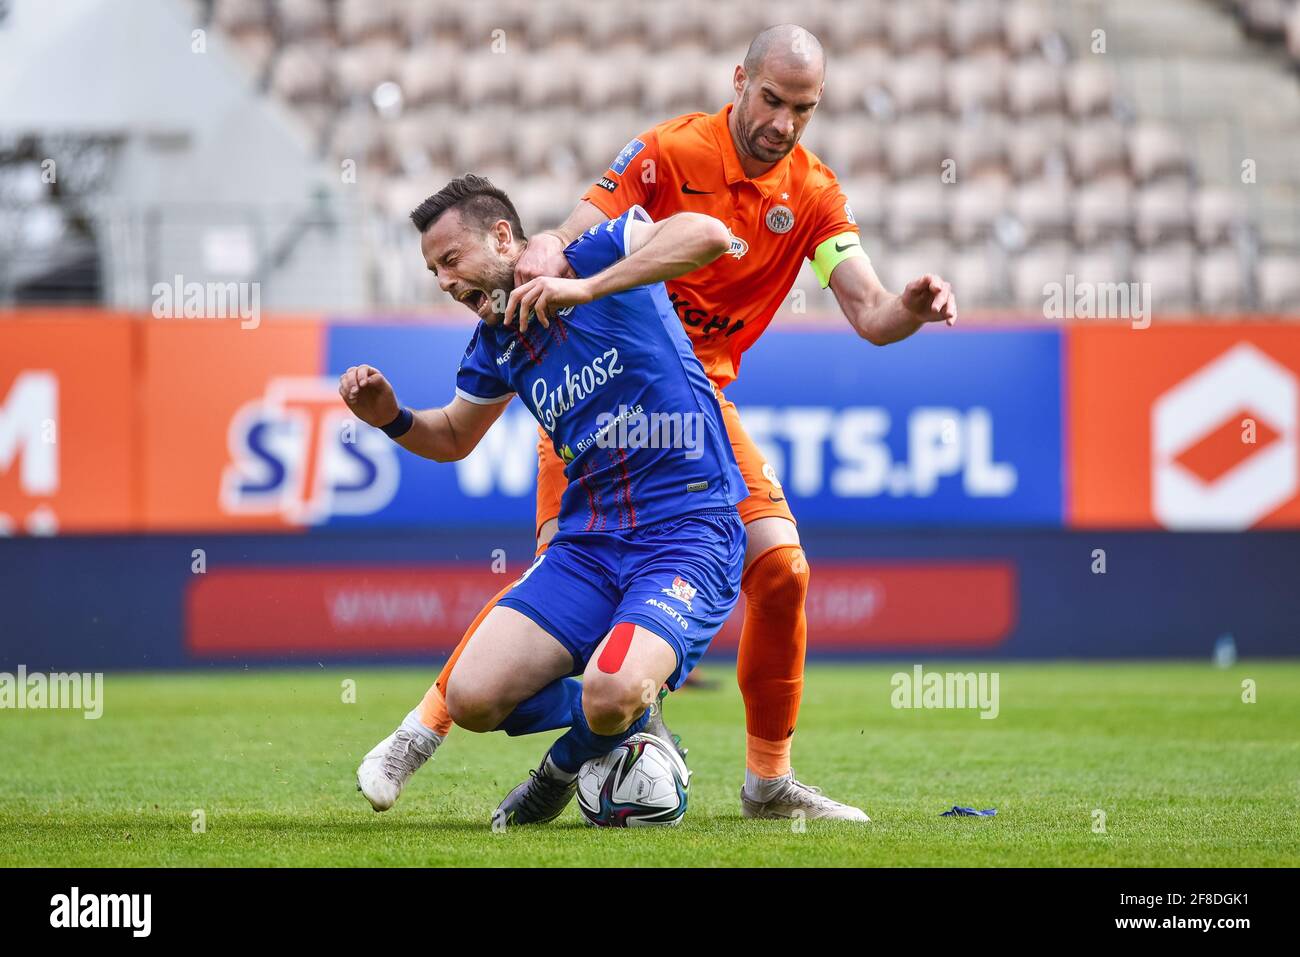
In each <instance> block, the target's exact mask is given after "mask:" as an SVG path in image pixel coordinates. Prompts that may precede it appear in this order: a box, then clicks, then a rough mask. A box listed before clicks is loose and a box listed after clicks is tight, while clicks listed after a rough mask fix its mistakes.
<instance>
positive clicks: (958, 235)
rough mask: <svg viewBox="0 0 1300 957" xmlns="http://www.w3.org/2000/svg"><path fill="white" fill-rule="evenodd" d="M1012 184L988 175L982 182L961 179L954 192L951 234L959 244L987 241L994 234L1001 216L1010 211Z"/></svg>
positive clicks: (1007, 180) (1005, 179)
mask: <svg viewBox="0 0 1300 957" xmlns="http://www.w3.org/2000/svg"><path fill="white" fill-rule="evenodd" d="M1011 197H1012V189H1011V181H1010V180H1009V179H1008V178H1004V177H998V176H987V177H984V178H982V179H960V178H959V179H958V182H957V185H956V186H955V187H953V190H952V213H951V223H950V227H949V228H950V231H951V233H952V238H953V239H954V240H955V241H956V242H958V243H972V242H974V241H975V240H981V239H985V238H987V237H988V236H990V235H991V234H992V232H993V224H994V223H995V222H996V221H997V219H998V217H999V216H1003V215H1006V213H1007V212H1008V211H1009V210H1010V208H1011Z"/></svg>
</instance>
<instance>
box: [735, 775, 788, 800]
mask: <svg viewBox="0 0 1300 957" xmlns="http://www.w3.org/2000/svg"><path fill="white" fill-rule="evenodd" d="M789 776H790V775H789V774H783V775H781V776H780V777H779V778H760V777H759V776H758V775H757V774H755V773H754V772H753V771H751V770H749V768H745V794H746V795H747V796H748V797H749V798H750V799H752V800H755V801H762V800H764V799H765V798H766V797H767V794H768V792H769V791H771V790H772V788H774V787H776V785H777V784H779V783H780V782H782V781H784V780H786V779H787V778H788V777H789Z"/></svg>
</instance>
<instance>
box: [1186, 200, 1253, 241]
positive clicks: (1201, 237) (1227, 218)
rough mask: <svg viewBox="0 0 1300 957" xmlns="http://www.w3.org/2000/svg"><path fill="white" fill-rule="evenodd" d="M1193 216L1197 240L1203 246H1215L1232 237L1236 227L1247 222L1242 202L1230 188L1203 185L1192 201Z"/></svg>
mask: <svg viewBox="0 0 1300 957" xmlns="http://www.w3.org/2000/svg"><path fill="white" fill-rule="evenodd" d="M1192 217H1193V220H1194V225H1195V230H1196V241H1197V242H1198V243H1199V244H1200V245H1202V246H1206V247H1208V246H1214V245H1217V244H1218V243H1222V242H1226V241H1227V240H1228V239H1230V238H1231V236H1232V233H1233V231H1234V230H1235V229H1237V228H1238V227H1240V226H1241V225H1242V224H1243V223H1244V222H1245V217H1244V214H1243V210H1242V204H1241V203H1240V202H1239V201H1238V198H1237V194H1236V193H1235V192H1233V191H1232V190H1230V189H1224V188H1221V187H1220V188H1215V187H1206V186H1202V187H1201V188H1200V189H1199V190H1197V191H1196V198H1195V199H1194V200H1193V201H1192Z"/></svg>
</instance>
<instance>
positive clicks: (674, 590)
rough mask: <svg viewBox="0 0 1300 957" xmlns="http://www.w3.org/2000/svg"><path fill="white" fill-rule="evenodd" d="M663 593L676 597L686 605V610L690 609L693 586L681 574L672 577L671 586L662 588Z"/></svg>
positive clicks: (693, 591) (693, 593)
mask: <svg viewBox="0 0 1300 957" xmlns="http://www.w3.org/2000/svg"><path fill="white" fill-rule="evenodd" d="M662 591H663V593H664V594H665V595H667V596H668V597H669V598H676V599H677V600H678V601H679V602H681V603H682V604H683V605H685V606H686V610H687V611H691V610H692V609H691V599H692V598H694V597H695V587H694V586H693V585H692V584H691V583H690V582H688V581H687V580H686V579H685V578H683V577H682V576H681V575H678V576H677V577H676V578H674V579H673V583H672V586H671V587H669V588H664V589H662Z"/></svg>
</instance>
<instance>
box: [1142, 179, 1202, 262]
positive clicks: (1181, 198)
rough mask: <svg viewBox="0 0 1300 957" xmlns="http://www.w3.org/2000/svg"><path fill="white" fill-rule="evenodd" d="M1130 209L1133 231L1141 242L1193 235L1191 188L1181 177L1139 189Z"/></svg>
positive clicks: (1189, 237) (1145, 243) (1153, 241)
mask: <svg viewBox="0 0 1300 957" xmlns="http://www.w3.org/2000/svg"><path fill="white" fill-rule="evenodd" d="M1133 210H1134V211H1133V220H1134V222H1133V226H1134V231H1135V233H1136V235H1137V241H1138V243H1139V244H1141V245H1143V246H1154V245H1156V244H1157V243H1164V242H1168V241H1170V240H1180V241H1181V240H1190V239H1191V238H1192V197H1191V191H1190V189H1189V187H1188V185H1187V183H1185V182H1184V181H1182V180H1164V181H1162V182H1157V183H1153V184H1152V185H1150V186H1146V187H1143V188H1141V189H1139V190H1138V191H1137V199H1136V202H1135V203H1134V207H1133Z"/></svg>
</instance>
